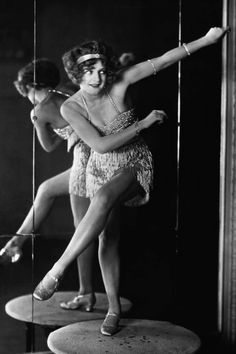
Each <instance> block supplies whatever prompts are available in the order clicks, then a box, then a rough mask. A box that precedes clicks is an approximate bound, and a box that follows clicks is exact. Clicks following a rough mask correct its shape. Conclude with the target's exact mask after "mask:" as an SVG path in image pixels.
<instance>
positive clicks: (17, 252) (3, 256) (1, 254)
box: [0, 246, 23, 264]
mask: <svg viewBox="0 0 236 354" xmlns="http://www.w3.org/2000/svg"><path fill="white" fill-rule="evenodd" d="M22 255H23V253H22V249H21V248H20V247H19V246H10V247H3V248H2V249H1V250H0V263H3V264H8V263H16V262H19V260H20V259H21V257H22Z"/></svg>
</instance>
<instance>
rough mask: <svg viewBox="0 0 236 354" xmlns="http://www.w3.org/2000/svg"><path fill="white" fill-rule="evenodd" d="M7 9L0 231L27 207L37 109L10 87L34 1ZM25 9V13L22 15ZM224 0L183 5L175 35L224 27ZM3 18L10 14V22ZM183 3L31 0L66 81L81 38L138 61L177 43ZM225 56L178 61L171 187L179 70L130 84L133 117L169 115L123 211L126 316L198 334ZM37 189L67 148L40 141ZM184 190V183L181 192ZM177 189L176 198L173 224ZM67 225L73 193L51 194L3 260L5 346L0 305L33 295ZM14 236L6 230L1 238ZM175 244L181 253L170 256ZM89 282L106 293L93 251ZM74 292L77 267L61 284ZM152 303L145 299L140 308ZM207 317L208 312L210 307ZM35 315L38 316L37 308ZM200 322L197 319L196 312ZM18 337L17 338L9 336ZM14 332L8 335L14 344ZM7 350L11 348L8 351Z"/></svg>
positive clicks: (19, 341) (149, 137) (18, 329)
mask: <svg viewBox="0 0 236 354" xmlns="http://www.w3.org/2000/svg"><path fill="white" fill-rule="evenodd" d="M17 6H19V8H15V10H17V11H15V12H14V13H12V11H11V8H10V5H7V4H6V3H5V4H4V8H3V10H4V12H2V13H5V14H6V15H7V16H8V21H9V22H8V23H12V26H10V28H11V29H9V26H6V25H5V27H7V28H8V29H7V30H6V29H4V28H5V27H4V25H1V33H2V38H4V42H3V43H4V45H3V49H1V51H0V61H1V65H0V70H1V74H2V76H1V77H2V80H1V84H0V85H1V87H0V90H1V91H0V92H1V96H0V99H1V103H2V104H1V113H2V117H3V119H2V127H3V129H2V130H1V139H0V144H1V152H2V153H1V159H2V169H1V170H2V174H1V175H0V178H1V185H2V186H3V188H2V191H1V198H0V203H1V206H0V210H1V211H0V220H1V225H0V233H1V234H2V235H5V234H7V235H9V234H13V233H15V232H16V230H18V228H19V225H20V224H21V222H22V220H23V219H24V217H25V215H26V214H27V212H28V210H29V208H30V206H31V203H32V124H31V121H30V117H29V112H30V110H31V109H32V105H31V104H30V102H28V101H27V100H25V99H23V98H22V97H20V96H19V94H18V93H17V92H16V90H15V88H14V86H13V84H12V82H13V81H14V80H15V79H16V76H17V71H18V70H19V69H20V68H21V67H22V66H24V65H25V64H26V63H27V62H28V61H30V60H31V59H32V57H33V48H32V43H33V31H32V29H33V21H32V19H33V16H32V14H33V5H32V2H31V1H25V2H23V4H22V3H21V4H18V5H17ZM19 14H20V16H19ZM221 14H222V8H221V1H214V2H212V1H210V0H207V1H198V2H197V3H194V4H193V3H192V2H191V4H190V3H189V2H188V1H182V39H183V41H184V42H188V41H191V40H193V39H195V38H198V37H199V36H200V35H204V34H205V33H206V31H207V30H208V29H209V28H210V27H211V26H212V24H216V25H220V24H221ZM6 23H7V22H6ZM178 29H179V3H178V2H173V1H171V0H166V1H154V0H148V1H144V0H132V1H131V0H121V1H111V0H110V1H109V0H101V1H99V2H98V1H95V0H88V1H86V2H83V1H72V0H71V1H68V0H67V1H64V0H63V1H60V2H59V1H49V2H42V1H41V2H40V1H38V2H37V57H46V58H48V59H50V60H52V61H53V62H54V63H55V64H56V65H57V66H58V68H59V70H60V73H61V85H60V87H61V88H63V87H68V85H69V83H68V78H67V76H66V74H65V72H64V68H63V65H62V61H61V57H62V54H63V53H65V52H66V51H67V50H69V49H70V48H72V47H73V46H75V45H76V44H78V43H81V42H82V41H84V40H89V39H102V40H104V41H105V42H107V43H109V44H111V45H112V46H113V47H114V49H115V51H116V52H117V54H118V55H120V54H122V53H123V52H132V53H134V56H135V61H136V62H139V61H142V60H146V59H148V58H152V57H155V56H156V55H160V54H161V53H163V52H165V51H167V50H168V49H170V48H173V47H176V46H177V45H178ZM220 68H221V52H220V48H219V46H216V47H214V48H207V49H205V50H203V51H201V52H199V53H197V54H195V55H194V56H192V57H191V58H189V60H186V61H184V62H183V64H182V66H181V140H180V161H179V184H178V183H177V182H178V181H177V177H178V174H177V172H176V171H177V167H178V166H177V165H178V163H177V162H178V161H177V111H178V105H177V98H178V67H177V66H173V67H170V68H168V69H167V70H165V71H163V72H161V73H160V74H158V76H157V77H151V78H149V79H146V80H144V81H142V82H140V83H138V84H136V85H134V87H133V88H132V96H133V99H134V101H135V102H136V106H137V110H138V113H139V117H140V118H141V117H144V116H145V115H147V114H148V113H149V112H150V111H151V110H152V109H155V108H157V109H163V110H164V111H165V112H166V113H167V115H168V121H167V122H166V123H165V124H164V125H163V126H162V127H154V128H153V129H151V130H150V131H148V132H145V134H144V138H145V139H146V141H147V143H148V145H149V147H150V149H151V151H152V153H153V157H154V163H155V179H154V190H153V194H152V198H151V200H150V202H149V203H148V204H147V205H144V206H142V207H139V208H135V209H133V208H127V207H125V208H124V210H122V225H121V234H122V237H121V242H120V255H121V265H122V268H121V295H122V296H124V297H125V298H128V299H129V300H130V301H132V303H133V308H132V311H131V316H133V317H136V318H150V319H156V320H165V321H173V322H175V323H177V324H180V325H183V326H184V327H187V328H189V329H192V330H195V331H196V332H197V333H199V334H200V335H204V336H205V335H207V334H208V333H210V332H213V331H216V328H217V266H218V234H219V223H218V210H219V201H218V195H219V193H218V190H219V185H218V183H219V182H218V179H219V149H220V87H221V70H220ZM35 144H36V155H35V156H36V175H35V185H36V189H38V187H39V186H40V184H41V183H42V182H43V181H45V180H47V179H48V178H50V177H52V176H55V175H56V174H58V173H61V172H62V171H65V170H66V169H68V168H70V166H71V163H72V153H69V154H68V153H67V151H66V144H65V143H62V144H61V145H60V146H59V147H58V148H57V149H56V150H55V151H53V152H52V153H50V154H48V153H47V152H45V151H44V150H43V149H42V148H41V146H40V144H39V142H38V140H37V139H36V142H35ZM177 187H179V188H177ZM176 197H179V214H178V230H176V206H177V204H176V203H177V202H176ZM73 230H74V227H73V218H72V215H71V210H70V202H69V197H68V196H64V197H60V198H57V200H55V201H54V204H53V207H52V209H51V212H50V214H49V215H48V217H47V218H46V219H45V220H44V221H43V222H42V224H41V225H40V227H39V228H38V230H37V234H39V236H36V237H35V239H34V241H35V242H34V244H33V250H34V253H33V254H34V256H33V264H32V240H29V241H27V242H26V243H25V244H24V247H23V254H24V256H23V257H22V260H21V262H19V263H18V264H11V265H9V266H5V265H4V266H3V265H1V272H2V277H1V279H2V282H1V292H2V294H3V295H4V296H3V299H4V303H2V307H1V313H0V317H1V318H0V320H2V319H3V320H4V323H5V324H6V326H4V328H5V327H6V329H5V330H6V333H4V335H3V337H2V339H0V341H1V342H0V347H1V346H2V348H3V352H4V350H5V352H6V349H5V348H6V347H7V348H8V353H9V352H12V353H16V352H19V351H20V352H23V351H24V350H25V343H24V338H23V337H24V335H22V332H23V326H24V323H22V322H20V321H15V319H14V318H11V317H10V316H8V315H7V314H6V313H5V307H4V305H5V303H7V302H8V301H10V300H11V299H14V298H15V297H18V296H21V295H25V294H31V293H32V288H33V287H34V286H35V285H36V284H37V283H38V281H39V280H40V279H41V278H42V276H43V275H44V274H45V273H46V272H47V271H48V270H49V269H50V266H51V265H52V264H53V263H54V261H55V260H56V259H57V258H58V256H59V255H60V254H61V252H62V250H63V249H64V248H65V246H66V244H67V242H68V240H69V238H70V236H71V235H72V233H73ZM9 239H10V236H5V237H1V245H4V244H5V243H6V241H7V240H9ZM176 250H177V252H176ZM94 287H95V290H96V292H99V293H100V292H101V293H102V292H104V287H103V283H102V278H101V275H100V270H99V265H98V261H97V259H95V260H94ZM78 288H79V284H78V275H77V269H76V264H73V265H71V267H70V268H69V269H68V271H67V273H66V276H65V278H64V280H63V282H62V284H61V285H60V291H72V290H73V291H77V290H78ZM147 304H148V306H147ZM206 314H207V315H206ZM33 315H34V314H33ZM203 318H204V320H203ZM44 330H45V328H41V327H40V326H39V327H36V329H35V331H36V333H35V336H34V337H35V340H34V344H35V349H36V350H38V351H40V350H47V346H46V339H45V338H46V337H45V335H44ZM13 338H14V341H13ZM10 339H11V340H10ZM10 346H11V348H10Z"/></svg>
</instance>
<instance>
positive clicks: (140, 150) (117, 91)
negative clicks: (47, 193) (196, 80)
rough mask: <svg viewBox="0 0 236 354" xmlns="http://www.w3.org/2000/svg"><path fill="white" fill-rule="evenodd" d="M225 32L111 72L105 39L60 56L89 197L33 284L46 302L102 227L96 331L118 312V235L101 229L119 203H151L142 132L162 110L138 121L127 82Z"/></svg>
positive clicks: (111, 326)
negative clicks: (101, 315)
mask: <svg viewBox="0 0 236 354" xmlns="http://www.w3.org/2000/svg"><path fill="white" fill-rule="evenodd" d="M227 31H228V29H222V28H217V27H215V28H211V29H210V30H209V31H208V32H207V34H206V35H205V36H203V37H201V38H199V39H197V40H195V41H193V42H190V43H188V44H184V45H183V46H181V47H177V48H174V49H172V50H170V51H168V52H167V53H165V54H164V55H161V56H159V57H157V58H153V59H151V60H150V59H149V60H147V61H145V62H141V63H139V64H136V65H133V66H130V67H129V68H126V69H124V70H121V71H120V72H119V73H118V74H114V73H115V70H114V67H113V53H112V51H111V49H110V48H109V47H107V46H106V45H104V44H103V43H100V42H96V41H92V42H88V43H85V44H83V45H81V46H78V47H75V48H73V49H72V50H71V51H69V52H68V53H66V54H65V55H64V57H63V61H64V66H65V70H66V71H67V73H68V76H69V77H70V78H71V79H72V81H73V82H77V83H78V84H79V85H80V88H81V90H80V91H78V92H77V93H75V94H74V95H73V96H72V97H70V98H69V99H68V100H66V101H65V103H64V104H63V105H62V107H61V113H62V115H63V117H64V118H65V120H67V121H68V123H69V124H70V125H71V126H72V128H73V129H74V131H75V132H76V133H77V134H78V135H79V136H80V137H81V139H83V140H84V142H85V143H86V144H87V145H89V146H90V147H91V154H90V157H89V161H88V165H87V170H86V188H87V193H88V196H89V197H90V199H91V202H90V206H89V208H88V210H87V212H86V214H85V216H84V218H83V219H82V221H81V222H80V224H79V226H78V227H77V229H76V231H75V233H74V235H73V237H72V239H71V241H70V243H69V244H68V246H67V248H66V249H65V251H64V253H63V254H62V256H61V257H60V258H59V260H58V261H57V262H56V263H55V264H54V266H53V267H52V269H51V270H50V271H49V272H48V273H47V274H46V276H45V277H44V279H43V280H42V281H41V282H40V284H39V285H38V286H37V287H36V289H35V291H34V297H35V298H36V299H38V300H46V299H48V298H50V297H51V296H52V295H53V293H54V292H55V290H56V289H57V287H58V284H59V281H60V279H61V277H62V276H63V274H64V272H65V270H66V268H67V267H68V265H69V264H70V263H71V262H72V261H73V260H74V259H75V258H76V257H77V256H78V255H79V254H81V252H83V251H84V250H85V249H86V248H87V247H88V246H89V245H90V243H91V242H93V241H94V240H95V239H96V238H97V237H98V236H99V234H100V233H101V231H102V230H104V231H105V232H104V233H103V234H102V237H99V261H100V266H101V271H102V275H103V281H104V285H105V289H106V293H107V296H108V303H109V308H108V313H107V316H106V318H105V320H104V322H103V324H102V327H101V332H102V333H103V334H105V335H112V334H114V333H115V332H116V331H117V329H118V323H119V318H120V302H119V296H118V294H119V292H118V290H119V256H118V235H117V234H116V233H111V232H108V233H106V230H107V228H108V229H109V227H110V225H113V223H117V222H118V216H117V212H118V208H119V205H120V204H121V203H125V204H127V205H140V204H144V203H146V202H147V201H148V199H149V194H150V187H151V184H152V174H153V168H152V156H151V153H150V151H149V149H148V147H147V145H146V144H145V142H144V141H143V139H142V138H141V137H140V134H139V133H140V132H141V131H142V130H143V129H146V128H148V127H150V126H151V125H152V124H153V123H154V122H157V121H158V122H159V121H160V120H161V121H162V120H163V114H164V113H163V112H160V111H153V112H152V113H151V114H150V115H149V116H148V117H147V118H145V119H143V120H141V121H138V120H137V117H136V115H135V111H134V109H133V107H132V106H131V105H130V101H129V97H128V92H127V90H128V87H129V86H130V85H132V84H134V83H136V82H137V81H139V80H142V79H144V78H146V77H149V76H151V75H152V74H154V75H156V74H157V72H159V71H160V70H163V69H165V68H167V67H168V66H170V65H172V64H174V63H176V62H178V61H179V60H182V59H184V58H186V57H189V55H190V54H193V53H194V52H196V51H197V50H199V49H201V48H204V47H206V46H209V45H211V44H214V43H216V42H217V41H218V40H219V39H221V38H222V37H223V36H224V35H225V34H226V33H227ZM113 74H114V75H113ZM130 139H132V140H131V141H130ZM127 142H128V143H127ZM113 229H114V228H113Z"/></svg>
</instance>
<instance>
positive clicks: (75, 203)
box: [70, 194, 96, 295]
mask: <svg viewBox="0 0 236 354" xmlns="http://www.w3.org/2000/svg"><path fill="white" fill-rule="evenodd" d="M70 201H71V209H72V214H73V218H74V225H75V228H77V227H78V226H79V224H80V222H81V220H82V219H83V217H84V215H85V214H86V212H87V210H88V207H89V204H90V199H89V198H83V197H78V196H76V195H73V194H71V195H70ZM95 248H96V245H95V243H92V244H91V245H89V247H88V248H87V249H86V250H84V251H83V252H82V253H81V255H80V256H79V257H77V267H78V272H79V283H80V289H79V294H80V295H84V294H88V293H92V292H93V280H92V276H93V261H94V255H95Z"/></svg>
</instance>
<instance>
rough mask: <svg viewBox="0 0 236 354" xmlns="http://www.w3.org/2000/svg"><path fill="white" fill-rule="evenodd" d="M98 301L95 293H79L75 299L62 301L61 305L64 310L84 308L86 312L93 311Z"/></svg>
mask: <svg viewBox="0 0 236 354" xmlns="http://www.w3.org/2000/svg"><path fill="white" fill-rule="evenodd" d="M95 303H96V297H95V294H94V293H88V294H84V295H77V296H75V297H74V299H73V300H70V301H67V302H64V301H63V302H61V303H60V307H61V308H63V309H64V310H78V309H79V310H84V311H86V312H92V311H93V308H94V305H95Z"/></svg>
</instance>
